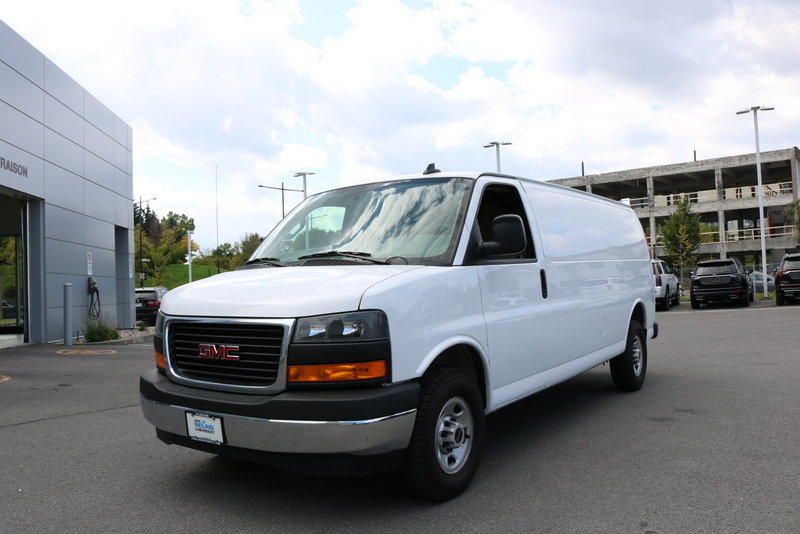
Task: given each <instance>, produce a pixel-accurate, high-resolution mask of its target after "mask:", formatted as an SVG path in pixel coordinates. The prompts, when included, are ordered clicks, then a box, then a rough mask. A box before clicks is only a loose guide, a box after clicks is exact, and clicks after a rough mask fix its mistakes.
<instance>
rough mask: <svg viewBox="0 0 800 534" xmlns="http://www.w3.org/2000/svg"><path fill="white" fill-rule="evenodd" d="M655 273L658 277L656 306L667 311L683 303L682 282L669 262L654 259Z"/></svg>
mask: <svg viewBox="0 0 800 534" xmlns="http://www.w3.org/2000/svg"><path fill="white" fill-rule="evenodd" d="M653 275H655V277H656V308H658V309H659V310H664V311H667V310H669V307H670V306H671V305H672V304H674V305H676V306H677V305H678V304H680V303H681V283H680V281H679V280H678V277H677V276H675V271H673V270H672V269H671V268H670V266H669V265H667V262H665V261H664V260H653Z"/></svg>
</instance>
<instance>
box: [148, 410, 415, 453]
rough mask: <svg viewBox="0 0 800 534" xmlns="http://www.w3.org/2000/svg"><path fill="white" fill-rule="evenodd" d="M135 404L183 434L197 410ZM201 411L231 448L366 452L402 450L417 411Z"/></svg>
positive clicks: (163, 426) (153, 420) (158, 422)
mask: <svg viewBox="0 0 800 534" xmlns="http://www.w3.org/2000/svg"><path fill="white" fill-rule="evenodd" d="M141 404H142V413H143V414H144V417H145V419H147V421H149V422H150V423H151V424H152V425H154V426H155V427H156V428H158V429H160V430H164V431H166V432H169V433H171V434H176V435H179V436H183V437H188V431H187V428H186V413H187V412H195V413H196V412H197V410H194V409H192V408H188V407H183V406H175V405H171V404H164V403H160V402H154V401H151V400H149V399H146V398H144V396H142V397H141ZM202 413H204V414H206V415H210V416H214V417H220V418H222V421H223V423H222V424H223V428H224V430H225V438H226V441H225V445H229V446H232V447H240V448H243V449H250V450H256V451H263V452H276V453H305V454H353V455H372V454H381V453H386V452H391V451H395V450H399V449H404V448H406V447H407V446H408V443H409V440H410V439H411V433H412V431H413V428H414V421H415V419H416V413H417V411H416V409H412V410H407V411H404V412H400V413H396V414H392V415H387V416H384V417H379V418H375V419H368V420H356V421H295V420H282V419H258V418H252V417H244V416H240V415H230V414H225V413H216V412H207V411H203V412H202Z"/></svg>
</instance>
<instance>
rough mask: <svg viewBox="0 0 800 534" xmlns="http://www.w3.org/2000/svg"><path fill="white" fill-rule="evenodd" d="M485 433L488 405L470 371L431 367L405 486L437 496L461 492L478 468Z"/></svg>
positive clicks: (422, 393) (422, 494)
mask: <svg viewBox="0 0 800 534" xmlns="http://www.w3.org/2000/svg"><path fill="white" fill-rule="evenodd" d="M483 433H484V408H483V403H482V402H481V395H480V392H479V391H478V388H477V386H476V385H475V378H474V377H473V376H472V373H470V372H467V371H465V370H463V369H460V368H458V367H432V368H431V369H430V370H429V371H428V373H427V374H426V376H425V377H424V378H423V381H422V389H421V391H420V399H419V406H418V408H417V419H416V422H415V423H414V432H413V434H412V435H411V442H410V443H409V446H408V450H407V452H406V461H405V465H404V467H403V470H402V472H401V477H402V483H403V486H404V487H405V489H406V490H407V491H409V492H410V493H412V494H414V495H417V496H420V497H424V498H426V499H430V500H433V501H446V500H448V499H452V498H453V497H455V496H457V495H459V494H460V493H462V492H463V491H464V490H465V489H467V487H468V486H469V484H470V482H471V481H472V478H473V477H474V476H475V472H476V471H477V469H478V463H479V461H480V456H481V449H482V448H483Z"/></svg>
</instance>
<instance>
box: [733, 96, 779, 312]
mask: <svg viewBox="0 0 800 534" xmlns="http://www.w3.org/2000/svg"><path fill="white" fill-rule="evenodd" d="M773 109H775V108H767V107H761V106H753V107H751V108H750V109H745V110H742V111H737V112H736V114H737V115H742V114H744V113H750V112H751V111H752V112H753V128H754V129H755V135H756V177H757V180H758V217H759V219H760V221H759V226H760V227H761V276H762V279H763V286H762V291H763V295H764V298H766V297H767V241H766V236H765V234H764V230H765V228H764V226H765V217H764V188H763V186H762V184H761V148H760V147H759V144H758V112H759V110H760V111H772V110H773Z"/></svg>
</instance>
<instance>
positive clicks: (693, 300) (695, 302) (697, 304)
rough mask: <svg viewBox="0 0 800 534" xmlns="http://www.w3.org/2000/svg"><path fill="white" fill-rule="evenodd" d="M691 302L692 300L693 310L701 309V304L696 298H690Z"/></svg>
mask: <svg viewBox="0 0 800 534" xmlns="http://www.w3.org/2000/svg"><path fill="white" fill-rule="evenodd" d="M689 300H690V302H691V303H692V309H693V310H699V309H700V303H699V302H698V301H697V299H696V298H694V297H689Z"/></svg>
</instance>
